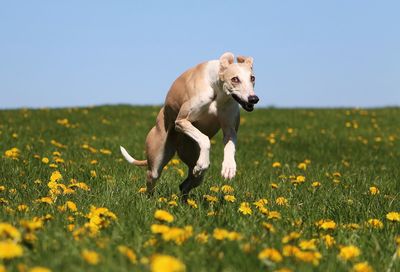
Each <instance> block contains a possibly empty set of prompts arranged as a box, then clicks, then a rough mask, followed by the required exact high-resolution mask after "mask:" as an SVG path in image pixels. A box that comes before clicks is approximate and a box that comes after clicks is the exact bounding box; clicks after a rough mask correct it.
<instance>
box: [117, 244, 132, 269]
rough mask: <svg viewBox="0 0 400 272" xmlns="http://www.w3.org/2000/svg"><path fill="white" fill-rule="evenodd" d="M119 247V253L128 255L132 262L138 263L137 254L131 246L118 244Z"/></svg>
mask: <svg viewBox="0 0 400 272" xmlns="http://www.w3.org/2000/svg"><path fill="white" fill-rule="evenodd" d="M117 249H118V251H119V253H121V254H122V255H124V256H125V257H127V258H128V260H129V261H130V262H131V263H133V264H135V263H137V257H136V254H135V252H133V250H132V249H130V248H129V247H127V246H123V245H120V246H118V248H117Z"/></svg>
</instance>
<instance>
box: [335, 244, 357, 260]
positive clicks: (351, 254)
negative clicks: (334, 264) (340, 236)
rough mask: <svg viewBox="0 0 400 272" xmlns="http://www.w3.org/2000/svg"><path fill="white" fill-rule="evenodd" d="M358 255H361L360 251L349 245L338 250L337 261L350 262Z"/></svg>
mask: <svg viewBox="0 0 400 272" xmlns="http://www.w3.org/2000/svg"><path fill="white" fill-rule="evenodd" d="M360 254H361V251H360V249H359V248H358V247H356V246H353V245H349V246H343V247H341V248H340V252H339V255H338V257H339V259H341V260H343V261H348V260H352V259H354V258H356V257H358V256H359V255H360Z"/></svg>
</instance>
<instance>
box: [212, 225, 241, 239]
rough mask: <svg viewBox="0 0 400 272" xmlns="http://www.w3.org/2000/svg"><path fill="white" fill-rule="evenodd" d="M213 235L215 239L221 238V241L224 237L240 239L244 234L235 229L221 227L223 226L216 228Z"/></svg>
mask: <svg viewBox="0 0 400 272" xmlns="http://www.w3.org/2000/svg"><path fill="white" fill-rule="evenodd" d="M213 237H214V239H215V240H220V241H221V240H224V239H228V240H231V241H234V240H240V239H241V238H242V236H241V235H240V234H239V233H237V232H235V231H228V230H226V229H221V228H215V229H214V232H213Z"/></svg>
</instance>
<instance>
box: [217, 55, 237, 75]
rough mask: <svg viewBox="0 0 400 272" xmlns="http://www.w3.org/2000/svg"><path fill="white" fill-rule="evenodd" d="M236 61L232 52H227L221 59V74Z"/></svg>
mask: <svg viewBox="0 0 400 272" xmlns="http://www.w3.org/2000/svg"><path fill="white" fill-rule="evenodd" d="M234 61H235V57H234V56H233V54H232V53H231V52H225V53H224V54H222V56H221V57H220V58H219V63H220V72H222V71H224V70H225V69H226V68H228V66H229V65H230V64H232V63H233V62H234Z"/></svg>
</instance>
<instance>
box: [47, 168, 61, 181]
mask: <svg viewBox="0 0 400 272" xmlns="http://www.w3.org/2000/svg"><path fill="white" fill-rule="evenodd" d="M60 179H62V175H61V173H60V172H59V171H54V172H53V173H51V176H50V181H52V182H57V181H59V180H60Z"/></svg>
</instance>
